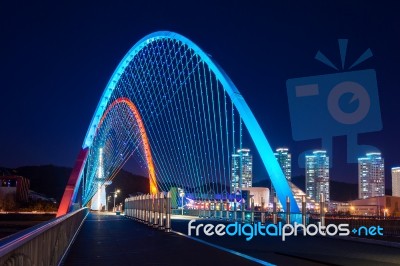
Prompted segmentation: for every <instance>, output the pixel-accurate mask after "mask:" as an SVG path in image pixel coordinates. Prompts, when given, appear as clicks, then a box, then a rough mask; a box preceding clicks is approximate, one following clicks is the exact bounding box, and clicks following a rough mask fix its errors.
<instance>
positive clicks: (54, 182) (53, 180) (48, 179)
mask: <svg viewBox="0 0 400 266" xmlns="http://www.w3.org/2000/svg"><path fill="white" fill-rule="evenodd" d="M71 171H72V169H71V168H68V167H61V166H54V165H42V166H23V167H18V168H16V169H13V170H11V172H12V174H15V175H21V176H23V177H26V178H28V179H29V180H30V189H31V190H34V191H36V192H38V193H41V194H44V195H46V196H47V197H49V198H54V199H56V201H57V202H60V200H61V198H62V195H63V193H64V190H65V186H66V184H67V181H68V178H69V175H70V174H71ZM114 189H120V190H121V193H122V197H121V198H125V197H128V195H129V194H133V193H136V192H142V193H148V192H149V185H148V179H147V178H146V177H143V176H137V175H133V174H132V173H130V172H127V171H125V170H121V171H120V172H119V173H118V174H117V176H116V177H115V178H114V180H113V183H112V184H111V185H110V186H108V187H107V193H109V192H110V191H114ZM121 198H120V199H121ZM117 199H118V198H117ZM117 202H118V200H117Z"/></svg>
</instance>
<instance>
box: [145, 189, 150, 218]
mask: <svg viewBox="0 0 400 266" xmlns="http://www.w3.org/2000/svg"><path fill="white" fill-rule="evenodd" d="M145 198H146V199H145V209H146V224H147V225H148V224H149V223H150V195H149V194H146V197H145Z"/></svg>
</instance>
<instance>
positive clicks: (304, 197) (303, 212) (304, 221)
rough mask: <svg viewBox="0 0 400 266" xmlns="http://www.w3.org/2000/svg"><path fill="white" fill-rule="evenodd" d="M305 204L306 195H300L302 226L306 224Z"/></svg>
mask: <svg viewBox="0 0 400 266" xmlns="http://www.w3.org/2000/svg"><path fill="white" fill-rule="evenodd" d="M306 208H307V204H306V196H305V195H303V196H301V222H302V224H303V225H304V226H306V225H307V224H306V223H307V220H306V211H307V209H306Z"/></svg>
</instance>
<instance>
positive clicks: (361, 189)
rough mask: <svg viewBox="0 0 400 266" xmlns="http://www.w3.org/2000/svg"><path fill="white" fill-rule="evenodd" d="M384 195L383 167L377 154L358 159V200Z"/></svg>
mask: <svg viewBox="0 0 400 266" xmlns="http://www.w3.org/2000/svg"><path fill="white" fill-rule="evenodd" d="M384 195H385V166H384V161H383V158H382V156H381V154H380V153H379V152H373V153H367V154H366V157H362V158H358V198H360V199H366V198H370V197H376V196H384Z"/></svg>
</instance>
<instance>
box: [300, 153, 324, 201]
mask: <svg viewBox="0 0 400 266" xmlns="http://www.w3.org/2000/svg"><path fill="white" fill-rule="evenodd" d="M321 193H322V194H323V195H324V197H325V201H326V202H328V201H329V200H330V195H329V156H327V155H326V151H323V150H318V151H314V152H313V153H312V154H309V155H306V195H307V196H308V197H310V198H311V199H314V200H315V201H317V202H318V201H320V195H321Z"/></svg>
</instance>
